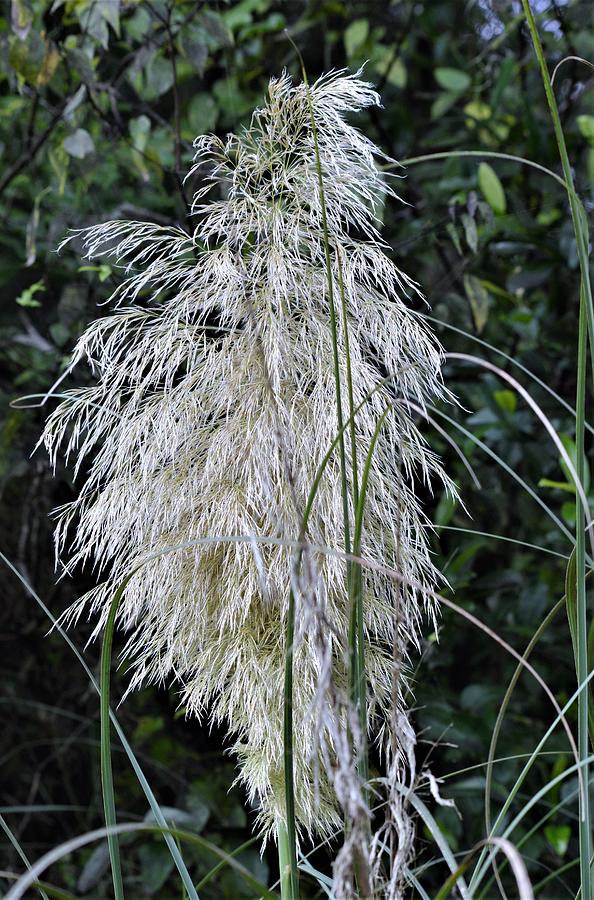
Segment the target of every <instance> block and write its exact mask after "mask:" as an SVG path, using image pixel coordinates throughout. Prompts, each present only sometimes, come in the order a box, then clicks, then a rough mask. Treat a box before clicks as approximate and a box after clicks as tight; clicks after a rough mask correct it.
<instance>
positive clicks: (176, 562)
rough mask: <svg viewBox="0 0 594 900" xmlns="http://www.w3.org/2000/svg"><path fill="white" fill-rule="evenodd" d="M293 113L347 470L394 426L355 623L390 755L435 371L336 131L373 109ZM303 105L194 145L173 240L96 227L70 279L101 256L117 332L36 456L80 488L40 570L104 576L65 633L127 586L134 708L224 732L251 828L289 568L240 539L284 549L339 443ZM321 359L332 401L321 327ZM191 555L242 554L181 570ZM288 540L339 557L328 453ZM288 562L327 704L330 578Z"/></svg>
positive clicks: (332, 604)
mask: <svg viewBox="0 0 594 900" xmlns="http://www.w3.org/2000/svg"><path fill="white" fill-rule="evenodd" d="M310 98H311V104H312V107H313V115H314V117H315V123H316V130H317V135H318V141H319V150H320V159H321V167H322V172H323V182H324V190H325V203H326V210H327V219H328V231H329V241H330V256H331V264H332V278H333V281H334V296H335V298H339V297H340V286H339V277H338V270H339V261H340V265H341V269H342V277H343V283H344V292H345V299H346V309H347V315H348V328H349V341H350V355H351V366H352V378H353V395H354V397H353V399H354V404H355V406H358V405H359V404H363V405H362V407H361V410H360V412H359V413H358V414H357V417H356V434H357V446H358V453H359V456H360V459H361V460H362V459H364V457H365V454H366V452H367V450H368V448H369V445H370V442H371V439H372V436H373V433H374V429H375V427H376V424H377V421H378V419H379V417H380V416H381V415H382V413H383V412H384V410H385V408H386V405H387V404H391V410H390V412H389V414H388V416H387V418H386V420H385V423H384V425H383V427H382V430H381V432H380V436H379V439H378V443H377V446H376V451H375V454H374V456H373V460H372V463H371V469H370V476H369V487H368V491H367V502H366V511H365V520H364V530H363V540H362V548H361V553H362V556H364V557H366V558H369V559H371V560H377V561H382V562H385V563H386V564H387V565H390V566H394V567H396V568H397V569H398V570H399V572H400V573H401V574H402V579H403V581H402V584H401V585H399V586H395V585H394V584H393V583H392V584H390V583H389V582H388V581H387V580H386V579H384V578H383V576H381V575H379V574H377V573H374V572H373V571H367V572H366V573H365V575H364V593H365V601H364V602H365V632H366V637H367V642H368V646H367V648H366V657H367V666H368V695H369V708H370V727H372V725H373V724H374V723H375V724H378V723H380V729H381V721H382V718H383V719H384V720H386V718H387V721H388V722H389V721H392V722H395V723H396V725H397V731H398V734H404V733H405V732H406V727H407V726H406V724H403V723H404V721H405V720H404V718H400V719H398V716H402V713H401V692H400V687H399V684H398V682H396V686H395V679H396V678H397V675H398V673H399V672H400V670H401V667H402V665H403V664H404V663H405V661H406V657H407V650H408V648H409V647H410V646H411V645H412V646H414V645H415V644H416V643H417V635H418V627H419V619H420V615H421V613H422V610H423V607H425V608H427V609H429V610H431V601H430V598H429V593H425V591H428V592H429V591H431V590H432V589H433V588H434V587H435V584H436V582H437V580H438V575H437V572H436V571H435V569H434V566H433V564H432V562H431V559H430V554H429V551H428V547H427V543H426V537H425V531H426V525H427V522H426V520H425V518H424V516H423V513H422V511H421V509H420V506H419V502H418V500H417V496H416V493H415V482H417V481H421V482H424V483H425V484H430V480H431V478H432V476H437V477H438V478H440V479H442V480H443V481H445V482H446V483H447V479H446V478H445V476H444V475H443V472H442V470H441V468H440V465H439V462H438V460H437V459H436V457H435V455H434V454H433V453H432V452H431V451H430V449H429V448H428V447H427V445H426V443H425V441H424V439H423V438H422V436H421V435H420V433H419V431H418V429H417V426H416V424H415V416H416V412H415V410H418V408H419V407H420V408H421V409H424V408H425V404H426V402H427V401H431V402H434V401H435V400H436V398H439V397H441V396H443V395H444V393H445V391H444V388H443V385H442V382H441V377H440V367H441V361H442V353H441V350H440V348H439V346H438V345H437V344H436V342H435V340H434V338H433V336H432V335H431V333H430V332H429V331H428V329H427V326H426V324H425V323H424V322H423V320H422V319H421V318H420V317H419V316H418V315H416V314H415V313H414V312H412V311H411V310H410V309H409V308H408V307H407V305H406V303H405V298H406V296H407V295H410V294H413V293H418V288H417V285H416V284H415V283H414V282H412V281H411V280H410V279H409V278H408V277H407V276H406V275H404V274H403V273H402V272H401V271H400V270H399V269H398V268H396V266H395V265H394V264H393V263H392V262H391V261H390V259H389V257H388V256H387V255H386V252H385V250H386V246H385V245H384V244H383V242H382V240H381V238H380V236H379V234H378V231H377V228H376V224H377V223H376V220H375V213H376V212H377V210H378V205H379V204H381V203H382V202H383V198H384V197H385V196H386V195H388V196H395V194H394V192H393V189H392V187H391V186H390V184H389V183H388V181H387V180H386V178H385V177H384V176H382V175H381V173H380V172H379V171H378V168H377V167H376V163H375V158H376V157H377V156H378V155H381V154H380V151H379V150H378V148H377V147H376V146H375V145H374V144H373V143H371V142H370V141H369V140H368V139H367V138H366V137H364V136H363V135H362V134H360V133H359V132H358V131H357V130H356V129H355V128H354V127H353V126H352V125H350V124H348V123H347V122H346V120H345V116H346V114H347V113H351V112H355V111H357V110H359V109H361V108H362V107H366V106H370V105H373V104H377V103H378V102H379V98H378V96H377V94H376V93H375V92H374V91H373V90H372V89H371V86H370V85H369V84H367V83H365V82H363V81H361V80H360V79H359V77H358V75H356V76H352V75H348V74H345V73H344V72H337V73H331V74H330V75H326V76H324V77H322V78H321V79H319V80H318V81H317V82H316V83H315V84H314V85H313V86H312V87H311V89H310ZM309 102H310V101H309V100H308V96H307V91H306V88H305V86H304V85H302V84H300V85H297V86H293V85H292V83H291V81H290V79H289V77H288V76H286V75H284V76H283V77H281V78H280V79H276V80H272V81H271V82H270V87H269V93H268V99H267V103H266V105H265V107H264V108H263V109H260V110H258V111H256V112H255V113H254V116H253V119H252V122H251V125H250V127H249V128H248V129H247V130H245V131H244V132H243V133H241V134H240V135H238V136H235V135H230V136H229V137H228V138H227V139H226V141H221V140H220V139H219V138H217V137H212V136H206V137H200V138H198V139H197V141H196V148H197V153H196V158H195V165H194V167H193V169H192V172H198V171H200V172H203V173H206V181H205V187H204V188H203V189H202V190H201V191H199V192H198V193H197V194H196V196H195V198H194V204H193V211H194V213H195V217H196V227H195V229H194V231H193V232H192V233H191V234H187V233H185V232H184V231H182V230H181V229H178V228H168V227H163V226H159V225H154V224H151V223H143V222H106V223H103V224H101V225H96V226H94V227H92V228H89V229H86V230H84V231H83V232H82V233H81V239H82V241H83V243H84V247H85V250H86V256H87V257H94V256H96V255H100V254H109V255H111V256H114V257H115V258H116V260H117V261H118V262H119V264H120V265H121V266H123V267H124V272H125V276H126V277H125V279H124V280H123V281H122V283H121V284H120V286H119V287H118V288H117V289H116V290H115V291H114V293H113V295H112V297H111V301H112V304H113V306H114V307H115V308H114V311H113V312H111V313H110V314H109V315H107V316H106V317H104V318H100V319H98V320H97V321H95V322H93V323H92V324H91V325H90V326H89V328H88V329H87V331H86V332H85V333H84V334H83V335H82V337H81V338H80V340H79V342H78V344H77V347H76V349H75V353H74V359H73V365H74V364H76V363H78V362H79V361H83V360H86V361H87V363H88V364H89V365H90V366H91V369H92V371H93V373H94V375H95V377H96V383H95V385H94V386H92V387H86V388H79V389H75V390H71V391H70V392H69V395H68V399H67V400H65V401H64V402H62V403H61V405H60V406H59V407H58V408H57V410H56V411H55V412H54V414H53V415H52V416H51V417H50V418H49V420H48V423H47V427H46V431H45V436H44V437H45V443H46V445H47V447H48V450H49V453H50V455H51V458H52V460H53V461H54V462H55V460H56V457H57V455H58V452H61V453H63V454H64V456H65V458H66V460H71V461H72V462H73V463H74V468H75V471H76V472H78V471H79V469H80V470H81V472H84V477H85V481H84V484H83V485H82V486H81V489H80V494H79V496H78V498H77V499H76V500H75V501H74V502H73V503H71V504H68V505H67V506H65V507H63V508H61V509H60V510H59V511H58V527H57V543H58V551H59V552H62V550H63V549H64V548H65V547H66V546H68V547H69V549H70V550H71V558H70V565H74V564H80V563H87V562H93V563H94V564H95V566H96V569H97V571H98V572H99V573H100V574H101V576H102V581H101V584H99V586H98V587H96V588H95V589H94V590H92V591H90V592H89V593H88V594H87V595H86V596H84V597H83V598H81V600H80V601H79V602H77V603H76V604H75V606H74V607H73V608H72V610H71V611H70V617H71V619H76V618H78V616H79V615H80V614H81V612H82V611H83V610H86V611H87V612H88V613H93V614H96V615H97V624H96V628H95V634H99V632H100V631H101V629H102V628H103V626H104V624H105V621H106V618H107V614H108V609H109V605H110V602H111V600H112V598H113V595H114V592H115V591H116V589H117V587H118V586H119V585H120V584H121V583H122V581H123V580H124V579H125V578H126V577H127V576H128V575H130V573H131V572H133V571H135V570H137V571H136V572H135V574H134V575H133V576H132V578H131V580H130V583H129V584H128V587H127V588H126V591H125V593H124V596H123V599H122V602H121V606H120V611H119V614H118V624H119V625H120V626H121V627H122V628H125V629H127V630H128V631H129V635H130V636H129V641H128V644H127V648H126V655H127V657H128V658H129V659H130V660H131V661H132V662H133V670H132V673H133V674H132V679H131V686H132V687H137V686H139V685H141V684H146V683H154V682H162V681H164V680H165V679H171V678H173V679H175V680H177V681H178V682H179V684H180V685H181V689H182V694H183V703H184V704H185V706H186V708H187V710H188V713H190V714H192V715H198V716H200V715H202V714H204V713H205V712H206V711H208V712H209V714H210V715H211V716H212V717H213V719H215V720H217V721H225V722H226V723H227V725H228V727H229V730H230V732H231V733H233V734H234V735H235V736H236V742H235V744H234V747H233V749H234V750H235V752H236V753H237V755H238V757H239V760H240V777H241V779H242V780H243V781H244V782H245V784H246V787H247V790H248V793H249V795H250V797H251V798H252V799H253V800H254V801H256V802H257V803H258V804H259V806H260V808H261V810H262V819H263V822H264V823H265V824H266V825H271V824H272V823H273V822H274V821H275V820H276V819H277V818H278V817H279V816H280V817H282V816H283V815H284V787H283V727H282V726H283V664H284V650H285V647H284V632H285V623H286V614H287V605H288V591H289V585H290V582H291V567H292V560H293V551H292V550H291V549H290V548H287V547H284V546H283V545H282V542H281V544H280V545H279V544H275V545H267V544H265V543H263V542H261V541H260V542H258V543H256V542H255V541H253V540H252V541H250V540H249V538H250V536H252V537H253V536H259V537H260V538H261V537H267V536H268V537H275V538H278V537H281V538H285V539H287V540H292V541H294V540H295V538H296V537H297V536H298V534H299V531H300V517H301V514H302V510H303V506H304V505H305V500H306V498H307V495H308V492H309V490H310V487H311V485H312V482H313V480H314V477H315V474H316V471H317V468H318V466H319V464H320V462H321V460H322V458H323V457H324V454H325V453H326V452H327V450H328V448H329V446H330V444H331V443H332V441H333V439H334V438H335V436H336V433H337V424H336V396H335V382H334V378H335V373H334V369H333V362H332V336H331V329H330V317H329V297H328V285H327V272H326V264H325V250H324V234H323V228H322V207H321V200H320V190H319V182H318V173H317V170H316V160H315V152H314V140H313V133H312V127H311V120H310V106H309ZM209 194H212V195H213V196H209ZM339 318H340V317H339ZM214 326H216V327H214ZM338 342H339V359H340V369H341V371H340V376H341V378H342V382H343V384H344V383H345V378H346V354H345V335H344V332H343V327H342V324H341V323H339V334H338ZM386 376H389V380H387V379H386ZM366 398H367V399H366ZM343 401H344V409H343V417H344V420H345V421H346V420H347V419H348V416H349V411H348V408H347V404H346V400H345V397H344V395H343ZM363 401H365V402H363ZM346 444H347V466H348V470H349V477H350V473H351V471H352V469H351V466H352V460H351V458H350V449H349V442H348V440H347V441H346ZM83 460H84V461H85V462H84V468H83V467H82V466H83ZM351 514H353V510H352V509H351ZM71 526H72V527H71ZM209 534H216V535H225V534H227V535H244V536H246V538H247V540H246V541H245V542H233V543H224V542H220V543H216V544H211V545H208V546H205V545H200V546H195V547H188V542H191V541H192V540H194V539H197V538H203V537H204V536H207V535H209ZM307 537H308V539H309V540H310V541H311V542H312V544H315V545H317V546H327V547H330V548H332V549H334V550H337V549H338V550H339V549H341V548H342V547H344V535H343V518H342V500H341V489H340V463H339V458H338V454H334V455H333V456H332V458H331V459H330V462H329V464H328V466H327V468H326V470H325V473H324V475H323V477H322V479H321V482H320V487H319V490H318V493H317V495H316V498H315V502H314V505H313V508H312V513H311V516H310V521H309V527H308V531H307ZM181 544H183V545H185V547H184V549H180V550H177V551H176V552H171V553H166V554H163V555H162V556H160V557H157V558H155V556H154V555H155V553H158V551H159V550H161V549H163V548H166V547H169V548H170V547H175V546H177V545H181ZM148 557H151V560H150V562H148V563H147V564H146V565H141V564H142V563H143V561H144V560H146V559H147V558H148ZM309 557H310V562H311V565H312V566H313V567H314V569H315V574H316V577H315V592H316V603H317V604H318V606H319V609H322V610H323V611H324V617H325V620H326V621H327V622H328V625H329V627H328V630H327V637H326V640H327V644H328V650H329V654H330V655H329V657H328V658H329V659H330V660H331V661H332V666H333V673H332V674H333V679H334V683H335V684H336V685H337V686H338V689H340V690H344V691H346V685H347V672H346V667H345V664H344V645H345V642H346V635H347V634H348V627H349V602H348V597H347V592H346V584H345V568H344V563H343V562H342V561H341V560H340V558H339V557H337V556H336V555H325V554H324V553H322V552H317V551H316V552H312V553H310V554H309ZM139 566H140V568H138V567H139ZM299 608H300V607H298V610H299ZM304 621H305V624H306V625H307V621H309V620H307V617H306V619H305V620H304ZM301 625H303V623H301ZM297 628H298V632H299V635H300V639H299V642H298V645H297V646H296V649H295V657H294V683H295V698H294V758H295V764H296V772H295V779H296V782H295V786H296V808H297V817H298V824H299V827H300V829H301V830H302V831H304V832H308V833H312V832H318V833H320V832H321V833H328V832H329V831H330V830H331V829H332V828H334V827H336V826H338V825H339V816H338V812H337V805H336V798H335V796H334V794H333V791H332V789H331V785H330V780H329V778H328V777H327V775H325V774H324V771H322V772H321V773H320V779H319V781H320V783H319V785H318V789H316V785H315V784H314V779H313V778H312V775H311V767H310V760H311V756H312V752H314V751H315V748H318V747H320V740H321V738H323V736H320V735H319V734H318V733H317V726H316V721H320V719H316V718H315V717H314V716H313V715H312V709H313V708H314V707H315V706H316V703H318V702H319V697H318V695H317V693H316V691H317V685H318V682H319V679H320V674H321V673H320V665H321V663H320V655H319V652H318V651H319V641H318V640H316V639H314V637H313V636H312V635H311V634H309V633H308V628H307V627H300V622H299V621H298V622H297ZM321 721H322V722H323V721H324V718H323V717H322V719H321ZM398 722H400V724H399V725H398ZM328 727H330V726H328ZM384 730H385V729H384ZM385 743H386V745H387V747H388V752H391V753H392V757H393V763H392V765H393V767H395V768H398V765H397V763H396V761H394V760H395V758H396V757H398V756H399V753H401V764H402V765H406V761H407V756H406V754H407V752H408V749H409V747H408V746H407V747H405V748H401V750H399V745H398V742H397V741H396V744H395V746H392V749H391V750H390V741H389V740H386V742H385ZM393 744H394V742H393ZM329 745H330V746H331V745H332V735H330V744H329ZM335 750H337V751H338V750H339V748H338V747H335ZM408 840H409V838H408V836H406V840H405V843H406V842H408Z"/></svg>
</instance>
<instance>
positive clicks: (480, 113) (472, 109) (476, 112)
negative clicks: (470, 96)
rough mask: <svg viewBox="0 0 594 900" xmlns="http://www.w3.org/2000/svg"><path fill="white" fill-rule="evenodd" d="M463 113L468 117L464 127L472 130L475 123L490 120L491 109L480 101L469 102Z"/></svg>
mask: <svg viewBox="0 0 594 900" xmlns="http://www.w3.org/2000/svg"><path fill="white" fill-rule="evenodd" d="M464 112H465V113H466V115H467V116H470V118H469V119H467V120H466V125H467V126H468V127H469V128H474V127H475V125H476V123H477V122H486V120H487V119H490V118H491V107H490V106H489V105H488V104H487V103H483V101H482V100H471V101H470V103H467V104H466V105H465V107H464Z"/></svg>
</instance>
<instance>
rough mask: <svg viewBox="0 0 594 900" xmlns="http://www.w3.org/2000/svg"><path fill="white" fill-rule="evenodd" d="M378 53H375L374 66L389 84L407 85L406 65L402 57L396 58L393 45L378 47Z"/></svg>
mask: <svg viewBox="0 0 594 900" xmlns="http://www.w3.org/2000/svg"><path fill="white" fill-rule="evenodd" d="M377 50H378V52H377V54H374V62H373V65H374V68H375V70H376V72H379V74H380V75H382V76H383V77H384V78H385V79H386V81H387V82H389V84H393V85H394V87H397V88H404V87H406V80H407V73H406V66H405V65H404V62H403V61H402V59H401V58H400V57H399V56H397V57H396V59H394V52H393V50H392V48H391V47H382V46H380V47H378V48H377Z"/></svg>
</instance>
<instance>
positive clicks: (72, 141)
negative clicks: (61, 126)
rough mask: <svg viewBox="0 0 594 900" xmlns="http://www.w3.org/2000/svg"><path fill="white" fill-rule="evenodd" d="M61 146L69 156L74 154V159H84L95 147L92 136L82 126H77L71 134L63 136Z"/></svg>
mask: <svg viewBox="0 0 594 900" xmlns="http://www.w3.org/2000/svg"><path fill="white" fill-rule="evenodd" d="M62 146H63V147H64V150H65V151H66V153H68V154H69V156H74V157H76V159H84V158H85V156H88V155H89V153H92V152H93V150H94V149H95V144H94V143H93V138H92V137H91V135H90V134H89V132H88V131H85V129H84V128H77V129H76V131H75V132H74V133H73V134H71V135H70V136H69V137H67V138H64V140H63V142H62Z"/></svg>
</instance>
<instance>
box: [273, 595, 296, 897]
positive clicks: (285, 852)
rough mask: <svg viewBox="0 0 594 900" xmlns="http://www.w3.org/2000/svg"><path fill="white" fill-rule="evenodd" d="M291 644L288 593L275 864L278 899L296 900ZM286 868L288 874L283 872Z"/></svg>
mask: <svg viewBox="0 0 594 900" xmlns="http://www.w3.org/2000/svg"><path fill="white" fill-rule="evenodd" d="M294 641H295V594H294V592H293V589H292V588H291V589H290V591H289V609H288V613H287V630H286V642H287V646H286V649H285V684H284V706H283V753H284V766H285V772H284V775H285V778H284V781H285V821H284V822H280V821H279V822H278V823H277V830H276V839H277V844H278V865H279V871H280V878H281V897H282V900H298V897H299V870H298V868H297V834H296V829H295V783H294V770H293V644H294ZM287 868H288V873H287Z"/></svg>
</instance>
